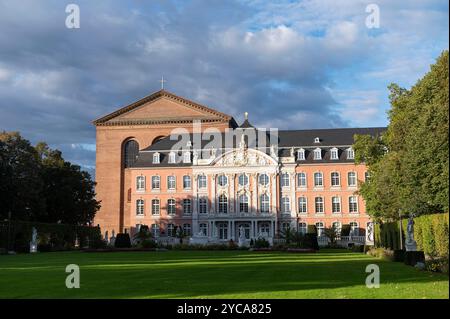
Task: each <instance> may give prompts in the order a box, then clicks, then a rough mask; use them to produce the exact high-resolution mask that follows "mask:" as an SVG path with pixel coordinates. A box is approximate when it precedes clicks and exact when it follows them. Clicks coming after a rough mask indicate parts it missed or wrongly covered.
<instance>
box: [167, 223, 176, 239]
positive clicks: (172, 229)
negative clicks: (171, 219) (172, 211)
mask: <svg viewBox="0 0 450 319" xmlns="http://www.w3.org/2000/svg"><path fill="white" fill-rule="evenodd" d="M167 236H169V237H175V225H174V224H167Z"/></svg>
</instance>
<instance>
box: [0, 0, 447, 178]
mask: <svg viewBox="0 0 450 319" xmlns="http://www.w3.org/2000/svg"><path fill="white" fill-rule="evenodd" d="M75 3H77V4H79V6H80V9H81V28H80V29H78V30H73V29H72V30H71V29H67V28H66V27H65V25H64V21H65V18H66V13H65V5H66V3H64V2H61V1H21V2H20V4H19V3H18V2H16V1H1V0H0V30H1V31H2V32H0V96H1V97H2V99H1V101H0V109H1V113H0V129H6V130H19V131H21V132H22V133H23V134H24V136H26V137H27V138H29V139H31V140H32V141H33V142H36V141H40V140H44V141H47V142H48V143H50V144H51V145H52V146H54V147H58V148H60V149H61V150H63V151H64V154H65V157H66V158H67V159H69V160H72V161H75V162H77V163H79V164H80V165H83V166H84V167H86V168H89V169H92V167H93V166H94V165H95V164H94V158H95V157H94V156H95V153H94V151H93V150H92V149H90V150H89V149H86V148H85V147H83V146H80V145H83V144H94V143H95V129H94V127H93V126H92V124H91V121H92V120H93V119H95V118H98V117H100V116H102V115H104V114H106V113H109V112H111V111H113V110H115V109H117V108H119V107H121V106H123V105H125V104H128V103H131V102H133V101H135V100H137V99H139V98H141V97H143V96H145V95H147V94H149V93H151V92H153V91H156V90H158V89H159V84H158V80H159V78H160V77H161V75H164V76H165V78H166V79H167V80H168V83H167V84H166V87H167V89H168V90H170V91H172V92H173V93H175V94H178V95H181V96H185V97H188V98H191V99H193V100H196V101H198V102H200V103H205V104H207V105H209V106H211V107H214V108H217V109H219V110H221V111H223V112H226V113H229V114H230V115H233V116H235V117H236V118H237V119H238V120H242V114H243V112H244V111H248V112H249V113H250V117H251V120H252V122H254V123H255V124H256V125H266V126H271V127H277V126H278V127H280V128H282V129H286V128H296V129H301V128H312V127H336V126H341V127H342V126H348V125H350V121H349V118H348V116H343V115H342V114H347V115H348V114H349V112H350V111H352V110H354V108H355V106H354V105H352V106H351V107H352V108H351V109H350V111H349V110H347V112H343V113H342V112H339V108H342V105H340V103H341V101H338V100H337V99H336V95H334V94H333V91H332V89H333V87H335V86H336V85H339V82H336V78H337V77H336V74H339V73H340V72H341V71H344V70H346V69H348V68H355V66H357V65H359V64H360V63H363V62H365V61H367V59H368V58H369V57H371V56H372V55H374V54H375V53H374V52H378V51H376V50H379V47H377V46H379V45H380V42H376V41H374V40H373V38H371V37H369V35H368V34H367V32H366V30H364V26H363V24H362V23H363V22H362V21H363V20H364V19H363V17H364V15H365V12H364V10H363V9H364V6H363V5H359V6H356V7H355V6H347V5H345V6H343V7H342V9H341V10H335V15H336V16H333V17H330V16H327V18H324V16H321V14H322V13H323V12H325V13H326V14H330V11H332V9H330V8H329V6H330V4H326V5H325V4H323V3H322V2H320V1H317V2H314V1H311V2H305V3H301V4H299V5H298V6H297V5H296V4H295V3H291V2H287V3H286V4H284V3H280V4H278V5H277V6H275V7H274V5H271V4H269V3H267V4H262V3H260V2H258V1H256V2H253V1H249V2H246V1H189V2H185V1H151V2H143V1H128V2H124V1H120V2H118V1H102V2H94V1H75ZM422 9H423V8H421V10H422ZM355 10H356V11H355ZM398 10H401V8H400V9H398ZM280 12H281V14H280ZM355 12H356V13H355ZM358 12H360V13H358ZM300 13H302V14H304V15H303V16H301V17H300ZM433 15H434V19H435V20H436V16H435V15H436V13H435V11H433ZM354 16H355V17H356V18H352V17H354ZM424 16H425V17H426V15H424ZM392 20H395V17H393V18H392ZM326 21H328V22H326ZM315 24H317V27H316V28H317V30H320V32H318V34H319V35H318V36H311V32H312V31H314V30H315V29H314V27H312V25H315ZM415 24H416V25H418V26H420V27H422V26H423V24H420V23H419V22H417V20H416V21H415ZM434 29H436V30H435V31H434V32H439V30H441V29H439V28H436V27H433V30H434ZM396 36H398V35H396ZM384 37H385V38H381V37H380V41H384V42H383V43H392V42H393V41H394V42H395V39H396V37H393V38H389V37H386V36H384ZM393 39H394V40H393ZM419 40H420V39H419ZM390 49H393V46H392V45H391V47H390ZM402 52H403V51H402ZM403 53H404V52H403ZM377 54H378V59H380V58H379V56H380V55H382V52H381V53H380V52H378V53H377ZM415 62H416V61H415ZM394 69H395V68H394ZM372 70H373V69H372ZM356 71H359V70H356ZM383 85H384V84H383ZM347 89H350V88H347ZM372 97H373V95H372ZM358 98H359V99H363V97H361V96H359V97H358ZM370 107H371V110H373V109H376V106H374V105H370ZM383 112H384V111H382V112H381V111H380V113H383ZM358 114H359V115H358V116H364V115H365V114H370V116H372V117H373V112H372V111H371V112H364V110H363V111H361V112H359V113H358ZM382 117H383V118H384V115H382ZM362 121H363V120H362ZM378 124H379V123H374V125H378ZM73 145H74V146H73Z"/></svg>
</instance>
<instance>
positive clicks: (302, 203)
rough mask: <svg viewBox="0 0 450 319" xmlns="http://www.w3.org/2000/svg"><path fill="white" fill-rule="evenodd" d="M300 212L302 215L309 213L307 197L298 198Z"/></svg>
mask: <svg viewBox="0 0 450 319" xmlns="http://www.w3.org/2000/svg"><path fill="white" fill-rule="evenodd" d="M298 212H299V213H300V214H306V213H307V212H308V206H307V203H306V197H305V196H301V197H299V198H298Z"/></svg>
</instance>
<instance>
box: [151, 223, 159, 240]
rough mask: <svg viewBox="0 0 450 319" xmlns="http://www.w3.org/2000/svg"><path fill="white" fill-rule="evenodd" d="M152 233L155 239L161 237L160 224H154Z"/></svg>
mask: <svg viewBox="0 0 450 319" xmlns="http://www.w3.org/2000/svg"><path fill="white" fill-rule="evenodd" d="M151 231H152V235H153V237H159V225H158V224H152V226H151Z"/></svg>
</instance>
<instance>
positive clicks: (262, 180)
mask: <svg viewBox="0 0 450 319" xmlns="http://www.w3.org/2000/svg"><path fill="white" fill-rule="evenodd" d="M259 184H260V185H262V186H267V185H269V176H268V175H267V174H261V175H259Z"/></svg>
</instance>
